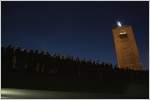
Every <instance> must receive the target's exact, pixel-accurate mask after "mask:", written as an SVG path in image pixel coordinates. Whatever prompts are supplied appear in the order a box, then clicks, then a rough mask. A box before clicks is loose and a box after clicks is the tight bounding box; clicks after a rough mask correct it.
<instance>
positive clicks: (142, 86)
mask: <svg viewBox="0 0 150 100" xmlns="http://www.w3.org/2000/svg"><path fill="white" fill-rule="evenodd" d="M7 75H8V76H9V77H5V79H3V80H2V94H1V95H2V98H31V99H32V98H41V99H42V98H49V99H52V98H55V99H59V98H64V99H65V98H70V99H71V98H72V99H75V98H76V99H78V98H84V99H88V98H91V99H94V98H97V99H99V98H107V99H108V98H113V99H115V98H125V99H126V98H127V99H128V98H134V99H137V98H140V99H146V98H149V84H148V81H143V80H139V79H137V80H134V81H131V80H112V79H111V78H108V79H107V80H106V79H103V80H95V79H93V80H92V79H90V80H89V79H88V80H86V79H69V78H68V79H67V78H66V79H65V78H60V77H57V78H56V76H55V77H49V76H47V75H43V74H34V75H33V74H29V73H28V74H26V73H23V72H22V73H17V72H10V73H9V74H7ZM7 75H6V76H7Z"/></svg>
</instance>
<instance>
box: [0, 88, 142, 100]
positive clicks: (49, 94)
mask: <svg viewBox="0 0 150 100" xmlns="http://www.w3.org/2000/svg"><path fill="white" fill-rule="evenodd" d="M1 96H2V99H49V98H51V99H70V98H73V99H97V98H134V97H137V98H140V97H141V96H140V95H138V94H134V95H132V94H119V93H118V94H105V93H92V92H67V91H44V90H27V89H13V88H3V89H2V92H1Z"/></svg>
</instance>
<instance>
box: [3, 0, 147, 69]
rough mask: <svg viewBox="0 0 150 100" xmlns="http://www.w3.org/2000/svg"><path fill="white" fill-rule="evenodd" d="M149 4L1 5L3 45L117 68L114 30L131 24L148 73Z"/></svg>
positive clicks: (127, 2) (65, 3)
mask: <svg viewBox="0 0 150 100" xmlns="http://www.w3.org/2000/svg"><path fill="white" fill-rule="evenodd" d="M148 7H149V5H148V2H144V1H141V2H135V1H134V2H131V1H126V2H114V1H109V2H108V1H107V2H102V1H97V2H96V1H95V2H91V1H88V2H87V1H86V2H85V1H84V2H77V1H76V2H74V1H71V2H66V1H63V2H58V1H57V2H52V1H49V2H31V1H30V2H27V1H26V2H23V1H21V2H14V1H13V2H10V1H9V2H2V13H1V16H2V19H1V20H2V31H1V35H2V45H5V44H12V45H15V46H20V47H23V48H28V49H39V50H44V51H49V52H50V53H53V52H57V53H61V54H66V55H72V56H75V57H77V56H78V57H80V58H84V57H85V58H86V59H92V60H100V61H101V62H102V61H104V62H109V63H112V64H116V57H115V50H114V44H113V38H112V27H113V26H115V25H116V21H117V20H120V21H121V22H122V23H123V24H127V25H132V27H133V28H134V30H135V36H136V40H137V44H138V47H139V51H140V56H141V62H142V64H143V65H144V69H148V66H149V64H148V61H149V60H148V59H149V56H148V55H149V50H148V46H149V11H148V10H149V8H148Z"/></svg>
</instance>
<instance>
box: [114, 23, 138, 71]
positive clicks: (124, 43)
mask: <svg viewBox="0 0 150 100" xmlns="http://www.w3.org/2000/svg"><path fill="white" fill-rule="evenodd" d="M112 32H113V39H114V45H115V50H116V56H117V67H119V68H123V69H131V70H140V69H141V63H140V57H139V52H138V48H137V44H136V40H135V36H134V31H133V29H132V27H131V26H128V25H123V26H121V25H119V26H117V27H114V28H113V29H112Z"/></svg>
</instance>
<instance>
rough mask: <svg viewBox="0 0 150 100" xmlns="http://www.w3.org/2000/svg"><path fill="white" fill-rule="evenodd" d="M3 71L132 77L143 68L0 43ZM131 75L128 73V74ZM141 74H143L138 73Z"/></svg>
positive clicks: (112, 77)
mask: <svg viewBox="0 0 150 100" xmlns="http://www.w3.org/2000/svg"><path fill="white" fill-rule="evenodd" d="M1 55H2V74H4V75H6V74H9V72H25V73H32V74H35V73H36V74H37V73H42V74H45V75H49V77H57V78H58V77H59V78H69V79H98V80H101V79H102V80H105V79H106V80H107V79H114V78H115V79H126V78H128V79H131V78H133V77H134V78H135V76H134V75H138V74H139V76H140V77H141V75H140V74H141V73H144V72H143V71H132V70H129V69H126V70H125V69H118V68H117V67H114V68H113V65H112V64H108V63H104V62H102V63H99V62H98V61H97V62H96V61H86V60H80V59H79V58H78V57H77V58H74V57H66V56H63V55H60V54H56V53H55V54H53V55H52V54H49V53H48V52H44V51H39V50H27V49H22V48H20V47H13V46H11V45H8V46H7V47H4V46H2V47H1ZM135 73H136V74H135ZM129 76H130V77H129ZM141 78H143V77H141Z"/></svg>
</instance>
